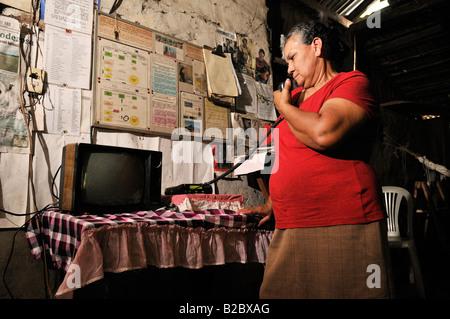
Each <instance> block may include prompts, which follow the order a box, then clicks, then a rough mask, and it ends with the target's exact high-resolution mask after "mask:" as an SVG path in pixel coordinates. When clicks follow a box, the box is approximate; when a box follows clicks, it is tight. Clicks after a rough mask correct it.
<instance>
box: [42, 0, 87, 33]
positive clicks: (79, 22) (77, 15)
mask: <svg viewBox="0 0 450 319" xmlns="http://www.w3.org/2000/svg"><path fill="white" fill-rule="evenodd" d="M93 15H94V2H93V1H92V0H46V1H45V16H44V21H45V24H46V25H53V26H56V27H60V28H63V29H68V30H71V31H77V32H82V33H86V34H89V35H91V33H92V19H93Z"/></svg>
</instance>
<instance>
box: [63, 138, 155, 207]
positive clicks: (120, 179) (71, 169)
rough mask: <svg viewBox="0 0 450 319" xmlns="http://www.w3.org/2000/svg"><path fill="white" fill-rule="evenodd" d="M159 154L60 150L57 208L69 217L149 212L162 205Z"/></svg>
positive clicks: (79, 146) (88, 147) (100, 148)
mask: <svg viewBox="0 0 450 319" xmlns="http://www.w3.org/2000/svg"><path fill="white" fill-rule="evenodd" d="M161 167H162V153H161V152H158V151H149V150H142V149H133V148H125V147H114V146H106V145H96V144H85V143H76V144H68V145H66V146H64V148H63V154H62V164H61V171H60V174H61V176H60V196H59V208H60V209H61V210H62V211H64V212H68V213H70V214H72V215H80V214H84V213H87V214H115V213H123V212H133V211H142V210H150V209H152V208H154V207H155V206H156V205H158V204H159V203H160V201H161Z"/></svg>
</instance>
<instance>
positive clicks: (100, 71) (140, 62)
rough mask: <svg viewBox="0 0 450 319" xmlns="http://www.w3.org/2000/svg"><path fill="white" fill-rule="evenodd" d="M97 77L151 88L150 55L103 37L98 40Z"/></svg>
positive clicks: (132, 85)
mask: <svg viewBox="0 0 450 319" xmlns="http://www.w3.org/2000/svg"><path fill="white" fill-rule="evenodd" d="M97 43H98V49H97V50H98V52H97V78H98V79H99V80H100V81H111V82H117V83H121V84H125V85H129V86H130V87H133V88H134V87H139V88H145V89H147V88H150V78H149V69H150V56H149V52H148V51H145V50H138V49H135V48H132V47H129V46H126V45H123V44H120V43H117V42H113V41H109V40H107V39H101V40H99V41H98V42H97Z"/></svg>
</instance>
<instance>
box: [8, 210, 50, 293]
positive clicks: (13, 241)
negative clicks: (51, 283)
mask: <svg viewBox="0 0 450 319" xmlns="http://www.w3.org/2000/svg"><path fill="white" fill-rule="evenodd" d="M52 207H53V204H49V205H47V206H46V207H44V208H43V209H41V210H39V211H36V212H33V213H29V214H15V213H11V212H8V211H5V210H3V209H0V210H1V211H3V212H5V213H7V214H11V215H14V216H24V215H34V216H33V217H32V218H30V219H28V220H27V221H26V222H25V223H24V224H23V225H22V226H20V227H19V228H18V229H17V230H16V232H15V233H14V236H13V238H12V244H11V249H10V252H9V256H8V259H7V261H6V265H5V268H4V270H3V276H2V279H3V285H4V286H5V288H6V290H7V292H8V295H9V297H10V298H11V299H14V296H13V294H12V292H11V290H10V289H9V286H8V283H7V281H6V272H7V270H8V266H9V264H10V262H11V259H12V255H13V252H14V246H15V242H16V236H17V234H18V233H19V232H20V231H25V230H26V229H27V227H28V224H29V223H30V222H31V221H32V220H34V219H35V218H36V222H38V216H39V215H40V214H42V212H44V211H45V210H47V209H49V208H52ZM44 252H45V246H44ZM43 258H44V259H45V255H44V257H43ZM44 263H46V261H44ZM44 269H47V266H46V265H44ZM45 285H46V288H47V286H48V280H47V278H46V281H45Z"/></svg>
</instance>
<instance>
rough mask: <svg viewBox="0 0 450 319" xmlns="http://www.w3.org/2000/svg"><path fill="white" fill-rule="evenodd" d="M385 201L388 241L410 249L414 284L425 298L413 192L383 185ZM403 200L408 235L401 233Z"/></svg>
mask: <svg viewBox="0 0 450 319" xmlns="http://www.w3.org/2000/svg"><path fill="white" fill-rule="evenodd" d="M382 190H383V194H384V202H385V205H386V212H387V215H388V220H387V226H388V227H387V228H388V241H389V246H390V247H391V248H405V249H408V252H409V258H410V264H411V268H412V274H413V276H414V284H415V286H416V289H417V292H418V294H419V296H420V297H422V298H425V288H424V285H423V279H422V272H421V270H420V264H419V257H418V254H417V248H416V244H415V241H414V231H413V213H414V207H413V206H414V204H413V199H412V196H411V194H410V193H409V192H408V191H407V190H406V189H404V188H402V187H397V186H383V188H382ZM402 200H405V201H406V205H407V206H406V207H407V216H406V236H402V235H401V234H400V229H399V220H398V216H399V212H400V205H401V203H402Z"/></svg>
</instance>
